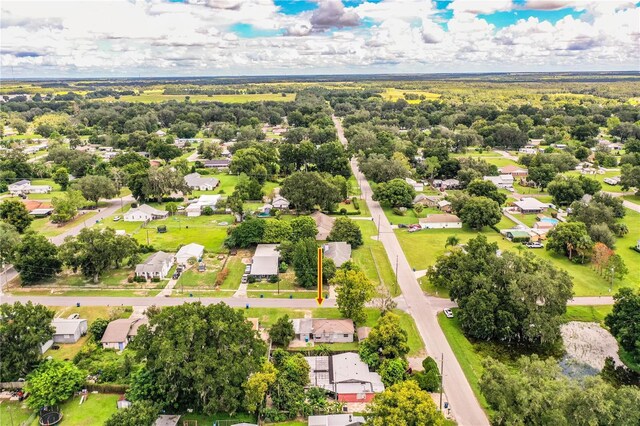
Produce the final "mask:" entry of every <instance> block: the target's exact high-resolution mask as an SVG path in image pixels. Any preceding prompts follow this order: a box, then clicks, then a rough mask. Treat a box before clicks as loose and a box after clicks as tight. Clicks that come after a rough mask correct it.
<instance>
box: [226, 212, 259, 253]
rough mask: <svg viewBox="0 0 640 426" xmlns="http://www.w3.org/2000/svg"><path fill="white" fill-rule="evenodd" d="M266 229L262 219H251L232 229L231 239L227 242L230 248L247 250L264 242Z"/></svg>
mask: <svg viewBox="0 0 640 426" xmlns="http://www.w3.org/2000/svg"><path fill="white" fill-rule="evenodd" d="M265 229H266V224H265V221H264V220H262V219H256V218H249V219H247V220H245V221H244V222H242V223H241V224H239V225H238V226H236V227H235V228H232V229H231V231H230V234H229V238H227V240H226V241H225V244H226V245H227V246H228V247H239V248H247V247H250V246H252V245H255V244H259V243H261V242H262V238H263V236H264V232H265Z"/></svg>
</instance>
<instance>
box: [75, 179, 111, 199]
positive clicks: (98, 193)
mask: <svg viewBox="0 0 640 426" xmlns="http://www.w3.org/2000/svg"><path fill="white" fill-rule="evenodd" d="M73 186H74V187H75V188H77V189H78V190H80V192H81V193H82V196H83V197H84V198H86V199H87V200H89V201H93V202H94V203H96V207H97V206H98V201H99V200H100V198H107V199H109V198H113V197H115V196H116V195H118V191H116V187H115V185H114V184H113V182H112V181H111V179H109V178H108V177H106V176H99V175H89V176H85V177H83V178H80V179H78V180H76V181H75V182H74V183H73Z"/></svg>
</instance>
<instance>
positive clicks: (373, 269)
mask: <svg viewBox="0 0 640 426" xmlns="http://www.w3.org/2000/svg"><path fill="white" fill-rule="evenodd" d="M355 222H356V223H357V224H358V226H359V227H360V230H361V231H362V239H363V241H364V244H363V245H362V246H360V247H358V248H357V249H355V250H353V251H352V252H351V259H352V260H353V261H354V262H355V263H356V264H357V265H358V266H360V268H361V269H362V270H363V271H364V273H365V274H366V275H367V277H368V278H369V279H370V280H371V281H373V282H375V283H377V284H380V283H382V284H384V285H385V286H386V287H387V289H389V291H390V292H391V294H392V295H393V296H397V295H399V294H400V288H399V287H397V286H396V285H395V282H396V279H395V274H394V272H393V269H392V267H391V263H390V262H389V258H388V257H387V252H386V251H385V249H384V246H383V245H382V243H381V242H379V241H376V240H374V239H372V238H371V237H373V236H375V235H377V234H378V232H377V230H376V226H375V224H374V223H373V222H372V221H367V220H356V221H355Z"/></svg>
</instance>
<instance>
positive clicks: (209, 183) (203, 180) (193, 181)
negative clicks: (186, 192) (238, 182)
mask: <svg viewBox="0 0 640 426" xmlns="http://www.w3.org/2000/svg"><path fill="white" fill-rule="evenodd" d="M184 181H185V183H186V184H187V186H188V187H189V188H191V189H194V190H196V191H213V190H214V189H215V187H216V186H218V184H219V183H220V181H219V180H218V179H216V178H214V177H207V176H201V175H200V173H191V174H188V175H186V176H185V177H184Z"/></svg>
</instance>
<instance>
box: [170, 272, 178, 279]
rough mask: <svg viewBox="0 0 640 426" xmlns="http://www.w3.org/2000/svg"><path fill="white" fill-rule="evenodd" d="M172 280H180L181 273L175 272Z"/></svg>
mask: <svg viewBox="0 0 640 426" xmlns="http://www.w3.org/2000/svg"><path fill="white" fill-rule="evenodd" d="M171 278H173V279H174V280H177V279H178V278H180V272H174V273H173V276H172V277H171Z"/></svg>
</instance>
